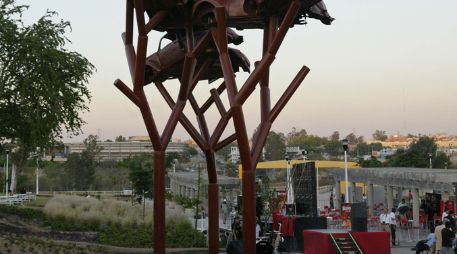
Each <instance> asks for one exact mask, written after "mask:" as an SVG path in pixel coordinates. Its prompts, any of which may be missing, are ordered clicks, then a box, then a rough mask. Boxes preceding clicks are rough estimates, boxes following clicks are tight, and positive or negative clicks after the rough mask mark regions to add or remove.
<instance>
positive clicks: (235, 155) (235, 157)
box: [230, 146, 240, 163]
mask: <svg viewBox="0 0 457 254" xmlns="http://www.w3.org/2000/svg"><path fill="white" fill-rule="evenodd" d="M239 160H240V149H238V147H237V146H232V147H230V161H231V162H232V163H238V161H239Z"/></svg>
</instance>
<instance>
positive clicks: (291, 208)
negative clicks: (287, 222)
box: [286, 204, 295, 215]
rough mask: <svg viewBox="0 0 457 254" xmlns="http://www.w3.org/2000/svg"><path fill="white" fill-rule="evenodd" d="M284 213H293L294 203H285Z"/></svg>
mask: <svg viewBox="0 0 457 254" xmlns="http://www.w3.org/2000/svg"><path fill="white" fill-rule="evenodd" d="M286 215H295V205H294V204H286Z"/></svg>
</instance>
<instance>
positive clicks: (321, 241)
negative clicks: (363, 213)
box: [303, 229, 391, 254]
mask: <svg viewBox="0 0 457 254" xmlns="http://www.w3.org/2000/svg"><path fill="white" fill-rule="evenodd" d="M350 234H351V235H352V237H353V238H354V240H355V242H356V244H357V245H358V246H359V248H360V249H361V250H362V252H363V253H370V254H390V253H391V251H390V234H389V232H351V233H350ZM348 235H349V232H348V231H344V230H338V229H317V230H314V229H313V230H303V253H304V254H316V253H319V254H336V253H337V251H336V248H335V245H334V243H333V241H332V237H331V236H334V237H335V238H339V237H347V236H348Z"/></svg>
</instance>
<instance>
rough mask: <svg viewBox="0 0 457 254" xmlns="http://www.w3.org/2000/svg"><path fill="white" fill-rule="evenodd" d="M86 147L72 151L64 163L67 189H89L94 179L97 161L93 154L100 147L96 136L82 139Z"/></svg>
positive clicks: (98, 150)
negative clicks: (80, 150)
mask: <svg viewBox="0 0 457 254" xmlns="http://www.w3.org/2000/svg"><path fill="white" fill-rule="evenodd" d="M84 144H85V146H86V149H85V150H84V151H82V152H81V153H80V154H79V153H72V154H70V155H69V156H68V158H67V161H66V162H65V164H64V168H65V178H66V182H67V184H66V186H67V189H69V190H89V189H90V188H91V185H92V183H93V180H94V173H95V167H96V166H97V162H96V161H95V156H96V155H97V153H99V152H100V150H101V149H102V148H101V147H99V146H98V145H97V136H94V135H89V137H87V138H86V139H85V140H84Z"/></svg>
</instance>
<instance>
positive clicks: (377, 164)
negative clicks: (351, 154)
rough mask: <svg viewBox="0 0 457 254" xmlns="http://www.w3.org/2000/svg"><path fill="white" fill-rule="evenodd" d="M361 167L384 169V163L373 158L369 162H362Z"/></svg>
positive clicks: (360, 162)
mask: <svg viewBox="0 0 457 254" xmlns="http://www.w3.org/2000/svg"><path fill="white" fill-rule="evenodd" d="M359 165H360V166H361V167H362V168H379V167H382V162H380V161H378V160H377V159H376V158H375V157H371V159H369V160H360V161H359Z"/></svg>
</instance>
